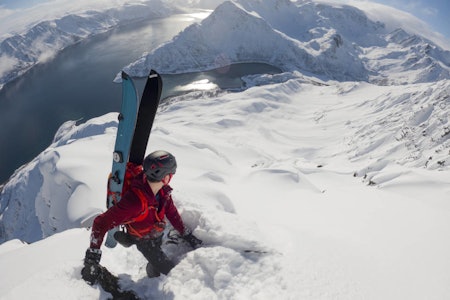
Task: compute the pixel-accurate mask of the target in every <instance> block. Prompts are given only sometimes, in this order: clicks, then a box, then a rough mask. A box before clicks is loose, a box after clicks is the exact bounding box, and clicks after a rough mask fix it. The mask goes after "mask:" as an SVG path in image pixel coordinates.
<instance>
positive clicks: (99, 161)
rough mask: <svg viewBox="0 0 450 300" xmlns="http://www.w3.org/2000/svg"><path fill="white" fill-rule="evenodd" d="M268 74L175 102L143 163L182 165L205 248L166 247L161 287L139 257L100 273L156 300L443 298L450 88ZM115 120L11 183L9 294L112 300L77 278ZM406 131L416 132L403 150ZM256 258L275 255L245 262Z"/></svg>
mask: <svg viewBox="0 0 450 300" xmlns="http://www.w3.org/2000/svg"><path fill="white" fill-rule="evenodd" d="M274 77H277V79H275V80H273V78H271V76H268V75H265V76H262V77H261V78H259V79H258V80H257V81H258V82H259V83H266V85H261V86H253V87H250V88H248V89H247V90H245V91H241V92H234V93H225V94H224V93H221V94H219V95H218V96H211V97H208V96H206V95H209V94H208V93H207V92H202V91H198V92H194V93H191V94H189V95H184V96H180V97H179V98H175V99H171V101H170V102H169V103H166V104H164V105H163V106H162V107H161V109H160V111H159V113H158V116H157V119H156V126H155V128H154V130H153V132H152V139H151V144H150V146H149V148H148V149H147V152H150V151H152V150H155V149H167V150H169V151H170V152H172V153H174V154H175V155H176V157H177V160H178V162H179V166H180V167H179V170H178V172H177V174H176V176H175V177H174V179H173V187H174V188H175V190H174V197H175V201H176V204H177V206H178V207H179V209H180V212H181V214H182V217H183V219H184V220H185V222H186V223H187V225H188V226H189V227H190V228H192V229H193V230H194V233H195V234H196V235H197V236H198V237H200V238H201V239H203V241H204V242H205V243H206V244H207V245H208V246H207V247H205V248H200V249H197V250H195V251H191V252H188V253H186V252H185V251H181V250H178V249H175V248H170V246H169V245H166V246H165V247H166V250H167V251H168V253H169V254H170V255H172V258H173V259H175V260H176V261H177V262H179V263H178V265H177V266H176V267H175V269H173V270H172V271H171V273H169V275H168V276H162V277H160V278H156V279H148V278H146V275H145V259H144V258H143V257H142V256H141V255H140V253H139V252H138V251H137V250H136V249H135V248H133V247H132V248H130V249H125V248H122V247H120V246H118V247H116V248H114V249H108V248H106V247H103V249H104V255H103V258H102V262H103V264H104V265H105V266H107V267H108V268H109V269H111V271H112V272H114V273H116V274H119V276H120V278H121V279H122V284H123V286H124V287H128V288H132V289H134V290H136V291H137V292H138V293H139V294H140V295H141V296H143V297H145V298H148V299H152V298H156V299H160V298H174V299H186V298H195V299H272V298H274V297H278V298H280V299H425V298H426V299H446V298H448V297H449V296H450V288H449V287H448V284H447V283H448V282H449V279H450V272H449V271H448V270H450V259H449V254H448V253H450V243H449V241H448V236H449V234H450V229H449V228H450V226H449V220H450V209H449V208H450V206H449V203H448V199H449V198H448V197H449V195H450V182H449V181H448V178H450V177H449V167H448V166H449V163H448V158H449V156H448V152H449V147H450V145H449V144H448V138H447V137H448V135H445V131H444V130H445V129H444V128H446V127H447V126H448V120H447V118H448V105H444V103H448V99H449V98H448V91H449V86H450V81H449V80H446V81H440V82H438V83H434V84H428V83H423V84H411V85H406V86H403V87H402V88H401V89H399V88H398V87H396V86H389V87H386V86H384V87H383V86H375V85H371V84H368V83H358V82H327V83H326V84H324V83H322V84H318V82H317V81H313V80H311V79H310V78H308V77H304V76H302V75H301V74H299V73H291V74H284V75H283V74H282V75H274ZM280 78H284V79H285V80H280ZM254 80H255V79H254ZM277 80H279V81H281V82H277V83H272V84H268V83H271V82H272V81H277ZM210 94H211V93H210ZM422 108H423V109H422ZM116 117H117V114H116V113H111V114H107V115H104V116H101V117H99V118H96V119H92V120H89V121H88V122H86V123H84V124H79V125H76V124H75V123H74V122H69V123H66V124H65V125H64V126H63V127H62V128H61V129H60V130H59V131H58V133H57V134H56V137H55V141H54V143H53V144H52V145H51V146H50V147H49V148H48V149H47V150H46V151H44V152H43V153H42V154H41V155H40V156H38V157H37V158H36V159H35V160H34V161H33V162H32V163H31V164H29V165H28V166H26V167H24V168H23V169H21V170H19V171H18V172H17V173H16V175H15V176H14V177H13V179H12V180H11V181H10V182H9V183H8V184H7V185H6V186H5V187H4V189H3V194H2V206H1V208H2V211H3V213H2V219H1V220H2V226H3V227H2V228H3V230H2V232H4V233H6V236H3V238H6V239H7V240H9V241H8V242H6V243H3V244H2V245H1V246H0V253H1V254H0V267H1V269H2V270H8V277H7V279H5V280H2V282H1V283H0V298H2V299H26V298H30V297H31V296H32V297H33V298H34V299H41V298H42V299H48V298H50V299H53V298H54V299H60V298H62V297H63V298H67V299H80V298H86V297H87V298H94V297H99V295H100V299H106V298H107V296H108V294H107V293H105V292H103V291H102V290H101V289H99V288H98V287H89V286H87V285H86V284H84V283H83V282H82V280H80V275H79V273H80V269H81V261H82V258H83V255H84V250H85V249H86V247H87V246H88V240H89V231H88V230H86V229H84V228H80V227H81V226H80V225H79V222H80V221H81V220H83V218H85V217H88V216H90V215H91V214H93V213H94V214H95V213H96V212H98V210H100V209H103V205H104V193H105V181H106V177H107V173H108V170H109V168H110V163H111V160H110V156H111V155H110V154H111V153H112V150H113V143H114V137H115V130H116V126H117V121H116ZM402 126H404V127H405V128H408V129H409V130H410V132H411V133H414V132H416V131H417V132H418V134H407V135H406V137H404V138H399V132H400V131H401V128H402ZM423 132H426V134H423ZM412 144H414V145H417V146H415V147H411V145H412ZM430 153H433V156H434V157H433V158H432V159H430V160H429V157H428V156H429V155H430ZM438 161H443V163H442V162H441V163H438ZM32 182H34V184H35V185H36V186H35V187H34V190H31V189H30V190H29V191H27V189H26V187H27V186H29V185H30V184H31V183H32ZM35 191H38V192H37V193H36V192H35ZM5 195H10V199H15V200H14V201H15V202H16V205H19V206H27V205H28V206H30V205H33V204H34V205H35V207H36V211H35V212H33V211H32V210H31V211H28V212H27V213H28V214H29V215H32V214H33V213H36V215H37V216H38V218H39V221H38V222H37V224H40V225H41V231H42V232H41V233H40V234H42V235H41V236H35V237H34V240H36V242H35V243H32V244H29V245H27V244H23V243H21V242H19V241H18V240H17V238H20V239H22V238H24V237H26V236H27V234H26V232H27V230H28V229H27V228H20V227H17V225H16V226H13V225H9V224H11V223H10V222H11V221H10V220H12V219H13V218H18V219H17V220H18V222H17V223H18V224H21V223H24V220H25V219H27V218H29V215H27V214H26V213H25V212H23V211H14V212H11V210H13V207H11V205H9V206H7V207H6V209H4V203H5V201H6V199H5V198H7V197H6V196H5ZM19 199H20V200H19ZM10 202H13V201H12V200H11V201H10ZM77 224H78V225H77ZM36 226H39V225H36ZM70 228H73V229H70ZM34 240H33V241H34ZM172 247H173V246H172ZM252 249H253V250H263V251H267V253H266V254H254V253H245V252H243V250H252ZM13 250H14V251H13ZM37 258H38V259H37ZM25 287H26V288H25ZM44 291H45V292H44Z"/></svg>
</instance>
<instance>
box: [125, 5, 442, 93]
mask: <svg viewBox="0 0 450 300" xmlns="http://www.w3.org/2000/svg"><path fill="white" fill-rule="evenodd" d="M383 13H384V14H385V16H383V17H378V18H377V16H379V15H381V14H383ZM369 15H370V17H371V18H369V17H368V16H367V14H366V13H365V12H364V11H362V10H359V9H357V8H356V7H354V6H348V5H335V4H325V3H321V2H312V1H298V2H291V1H288V0H269V1H261V0H236V1H225V2H224V3H223V4H221V5H220V6H219V7H217V9H216V10H215V11H214V12H213V13H212V14H211V15H210V16H209V17H207V18H206V19H204V20H203V21H202V22H201V23H200V24H193V25H191V26H190V27H188V28H186V29H185V30H184V31H183V32H181V33H180V34H179V35H178V36H176V37H174V38H173V40H172V41H171V42H169V43H166V44H164V45H161V46H160V47H159V48H157V49H155V50H153V51H152V52H150V53H149V54H145V55H144V56H142V57H141V58H140V59H139V60H137V61H136V62H134V63H132V64H130V65H128V66H127V67H126V68H125V70H126V71H127V72H129V73H131V74H133V75H136V76H145V74H147V73H148V71H149V70H150V69H151V68H153V69H157V70H159V71H160V72H161V73H181V72H186V71H200V70H204V69H214V68H218V67H223V66H225V65H228V64H230V63H240V62H264V63H268V64H272V65H274V66H277V67H279V68H281V69H282V70H284V71H293V70H302V72H308V73H310V74H311V73H312V74H315V76H319V77H321V78H327V79H335V80H339V81H343V80H349V81H352V80H356V81H360V80H364V81H370V82H373V83H376V84H382V85H387V84H404V83H419V82H433V81H436V80H441V79H446V78H448V77H449V76H450V51H448V50H444V49H442V48H440V47H438V46H437V45H436V44H434V43H432V42H431V41H429V40H427V39H426V38H425V37H423V36H420V35H416V34H412V33H410V32H408V28H407V27H406V28H394V29H392V28H391V27H390V26H387V25H386V24H385V23H382V22H380V21H378V19H383V20H391V19H395V18H396V17H397V16H398V15H397V14H396V11H395V10H394V9H390V8H389V9H388V8H387V7H385V9H384V10H380V11H378V12H377V14H374V12H373V10H371V14H369ZM402 16H404V13H403V14H402ZM404 17H405V16H404ZM374 19H375V20H376V21H373V20H374ZM413 21H414V19H413V17H412V16H410V17H409V19H408V18H406V22H405V25H407V24H411V23H414V22H413ZM414 24H415V23H414ZM389 25H392V24H391V23H389ZM173 61H176V62H177V63H176V64H174V63H173Z"/></svg>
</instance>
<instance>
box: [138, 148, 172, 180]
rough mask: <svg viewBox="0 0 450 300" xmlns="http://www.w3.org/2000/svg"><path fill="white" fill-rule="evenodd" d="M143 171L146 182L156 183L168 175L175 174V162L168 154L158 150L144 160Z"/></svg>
mask: <svg viewBox="0 0 450 300" xmlns="http://www.w3.org/2000/svg"><path fill="white" fill-rule="evenodd" d="M143 169H144V173H145V175H147V179H148V180H150V181H153V182H158V181H161V180H163V178H164V177H165V176H166V175H168V174H175V171H176V170H177V161H176V160H175V156H173V155H172V154H170V153H169V152H167V151H164V150H158V151H155V152H152V153H150V154H149V155H147V157H146V158H145V159H144V163H143Z"/></svg>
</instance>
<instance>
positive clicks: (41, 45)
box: [0, 0, 180, 88]
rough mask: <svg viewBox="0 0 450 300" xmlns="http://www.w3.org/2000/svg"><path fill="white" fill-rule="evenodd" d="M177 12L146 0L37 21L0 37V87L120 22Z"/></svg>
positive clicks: (163, 2)
mask: <svg viewBox="0 0 450 300" xmlns="http://www.w3.org/2000/svg"><path fill="white" fill-rule="evenodd" d="M176 12H180V10H178V8H176V7H175V6H170V5H168V4H167V3H166V2H165V1H163V0H148V1H142V2H139V3H134V4H128V5H121V6H117V7H114V8H108V9H106V10H86V11H83V12H77V13H76V14H66V15H64V16H62V17H60V18H57V19H50V20H44V21H40V22H38V23H37V24H32V25H31V26H30V28H27V29H25V30H24V31H23V32H19V33H15V34H13V35H11V34H9V35H5V36H3V38H2V39H0V88H1V87H2V86H3V85H4V84H5V83H7V82H9V81H11V80H13V79H15V78H17V77H19V76H21V75H22V74H24V73H25V72H26V71H28V70H29V69H30V68H32V67H33V66H35V65H36V64H38V63H42V62H45V61H47V60H48V59H51V58H52V57H54V56H55V55H56V54H57V53H58V52H59V51H61V50H62V49H64V48H66V47H68V46H70V45H73V44H75V43H77V42H79V41H81V40H83V39H85V38H87V37H89V36H93V35H95V34H99V33H102V32H106V31H108V30H110V29H112V28H114V27H116V26H118V25H120V24H126V23H128V22H132V21H139V20H145V19H153V18H159V17H165V16H168V15H171V14H174V13H176Z"/></svg>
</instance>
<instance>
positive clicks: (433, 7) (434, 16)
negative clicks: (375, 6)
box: [374, 0, 450, 41]
mask: <svg viewBox="0 0 450 300" xmlns="http://www.w3.org/2000/svg"><path fill="white" fill-rule="evenodd" d="M374 2H378V3H381V4H385V5H389V6H392V7H394V8H397V9H400V10H403V11H406V12H409V13H410V14H412V15H414V16H416V17H418V18H419V19H421V20H423V21H425V22H426V23H428V24H429V25H430V26H431V27H432V28H433V29H434V30H435V31H437V32H439V33H441V34H443V35H444V36H445V37H446V38H447V40H449V41H450V21H449V14H450V2H449V1H448V0H414V1H410V0H376V1H374Z"/></svg>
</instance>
